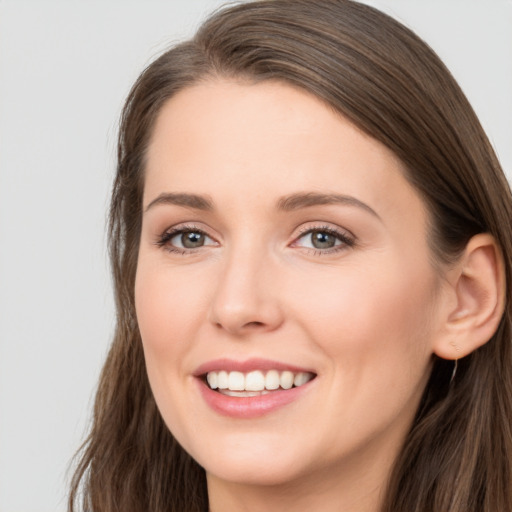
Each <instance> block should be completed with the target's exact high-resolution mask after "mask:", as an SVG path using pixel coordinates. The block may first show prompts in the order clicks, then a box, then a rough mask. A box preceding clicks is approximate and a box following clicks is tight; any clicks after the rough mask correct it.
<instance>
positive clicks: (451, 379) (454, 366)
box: [450, 359, 459, 384]
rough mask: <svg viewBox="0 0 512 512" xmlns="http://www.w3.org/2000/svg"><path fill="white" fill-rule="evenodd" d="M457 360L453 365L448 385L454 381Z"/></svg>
mask: <svg viewBox="0 0 512 512" xmlns="http://www.w3.org/2000/svg"><path fill="white" fill-rule="evenodd" d="M458 361H459V360H458V359H455V363H454V365H453V371H452V376H451V378H450V384H451V383H452V382H453V380H454V379H455V374H456V373H457V362H458Z"/></svg>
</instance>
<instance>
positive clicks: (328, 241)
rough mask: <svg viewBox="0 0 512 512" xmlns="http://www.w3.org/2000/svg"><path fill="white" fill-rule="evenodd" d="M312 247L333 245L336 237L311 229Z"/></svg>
mask: <svg viewBox="0 0 512 512" xmlns="http://www.w3.org/2000/svg"><path fill="white" fill-rule="evenodd" d="M311 238H312V242H313V247H315V248H316V249H330V248H331V247H334V245H335V243H336V239H335V238H334V236H333V235H330V234H329V233H326V232H325V231H313V232H312V233H311Z"/></svg>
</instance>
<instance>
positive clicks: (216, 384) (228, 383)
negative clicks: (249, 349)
mask: <svg viewBox="0 0 512 512" xmlns="http://www.w3.org/2000/svg"><path fill="white" fill-rule="evenodd" d="M313 377H314V375H313V374H312V373H307V372H298V373H293V372H291V371H288V370H286V371H283V372H279V371H277V370H269V371H268V372H267V373H266V374H264V373H263V372H262V371H260V370H254V371H252V372H249V373H246V374H244V373H242V372H226V371H224V370H221V371H219V372H208V374H207V375H206V380H207V382H208V385H209V386H210V388H211V389H218V390H219V391H221V392H223V394H226V395H230V396H257V395H260V394H265V393H266V392H267V391H274V390H276V389H279V388H281V389H291V388H292V387H293V386H295V387H299V386H303V385H304V384H306V383H307V382H309V381H310V380H311V379H312V378H313ZM231 391H233V392H234V393H230V392H231Z"/></svg>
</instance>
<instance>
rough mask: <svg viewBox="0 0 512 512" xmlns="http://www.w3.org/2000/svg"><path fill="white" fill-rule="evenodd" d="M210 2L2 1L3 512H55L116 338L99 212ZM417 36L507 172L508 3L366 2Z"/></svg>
mask: <svg viewBox="0 0 512 512" xmlns="http://www.w3.org/2000/svg"><path fill="white" fill-rule="evenodd" d="M222 3H224V2H223V1H220V0H193V1H190V0H167V1H165V2H164V1H157V0H145V1H143V0H137V1H135V0H125V1H121V0H118V1H115V0H110V1H108V0H107V1H105V0H104V1H99V0H96V1H91V0H89V1H85V0H81V1H78V0H60V1H57V0H53V1H52V0H39V1H38V0H32V1H28V0H0V512H54V511H57V512H59V511H64V510H65V497H66V485H67V484H66V481H67V476H66V469H67V466H68V463H69V461H70V458H71V456H72V454H73V452H74V451H75V450H76V448H77V447H78V446H79V444H80V442H81V440H82V439H83V436H84V433H85V431H86V427H87V424H88V421H89V412H90V406H91V403H92V397H93V390H94V387H95V385H96V380H97V377H98V374H99V370H100V366H101V362H102V360H103V358H104V356H105V353H106V350H107V346H108V343H109V338H110V336H111V333H112V330H113V307H112V299H111V288H110V277H109V273H108V262H107V259H106V244H105V229H104V227H105V211H106V208H107V204H108V194H109V188H110V183H111V178H112V173H113V167H114V153H115V138H116V126H117V119H118V116H119V113H120V109H121V105H122V102H123V99H124V97H125V96H126V94H127V92H128V90H129V87H130V86H131V84H132V82H133V81H134V80H135V78H136V76H137V75H138V73H139V72H140V71H141V70H142V68H143V67H144V66H145V65H146V64H147V63H148V62H149V61H150V60H151V59H152V58H153V57H154V56H155V55H157V54H158V53H159V52H160V51H161V50H162V49H164V48H165V47H167V46H168V45H169V44H170V43H171V42H173V41H176V40H178V39H180V38H182V37H184V36H186V35H188V34H190V33H191V32H192V30H193V28H194V27H196V26H197V24H198V23H199V21H200V20H201V19H202V18H203V16H204V14H205V13H207V12H209V11H211V10H212V9H213V8H215V7H216V6H218V5H221V4H222ZM368 3H372V4H374V5H377V6H380V7H381V8H382V9H383V10H386V11H388V12H390V13H391V14H393V15H395V16H396V17H397V18H399V19H400V20H401V21H403V22H405V23H406V24H407V25H408V26H410V27H411V28H413V29H414V30H416V31H417V32H418V33H419V34H420V35H421V36H422V37H423V38H425V39H426V40H427V41H428V42H429V43H430V44H431V46H433V47H434V49H435V50H437V51H438V53H439V54H440V56H441V57H442V58H443V59H444V60H445V62H446V63H447V64H448V66H449V67H450V68H451V70H452V71H453V73H454V75H455V77H456V78H457V79H458V80H459V82H460V83H461V85H462V87H463V89H464V90H465V92H466V94H467V95H468V97H469V99H470V101H471V102H472V103H473V106H474V107H475V109H476V111H477V113H478V115H479V116H480V118H481V121H482V123H483V125H484V127H485V129H486V130H487V132H488V134H489V136H490V138H491V141H492V143H493V144H494V146H495V148H496V150H497V152H498V155H499V156H500V158H501V161H502V164H503V166H504V168H505V169H506V170H507V171H508V175H509V176H511V175H512V143H511V139H510V137H511V136H510V134H511V133H512V92H511V91H512V1H511V0H429V1H427V0H382V1H368Z"/></svg>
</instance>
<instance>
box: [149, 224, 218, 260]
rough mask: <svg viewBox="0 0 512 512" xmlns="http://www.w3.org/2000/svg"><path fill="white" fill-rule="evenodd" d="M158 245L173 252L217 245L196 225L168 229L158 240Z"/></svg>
mask: <svg viewBox="0 0 512 512" xmlns="http://www.w3.org/2000/svg"><path fill="white" fill-rule="evenodd" d="M157 245H159V246H160V247H165V248H166V249H168V250H169V251H171V252H174V251H176V252H182V253H184V252H187V251H191V250H194V249H200V248H201V247H204V246H208V245H217V242H215V240H213V239H212V238H210V237H209V236H208V235H207V234H206V233H205V232H204V231H203V230H201V229H198V228H195V227H187V226H183V227H179V228H173V229H170V230H167V231H166V232H165V233H163V234H162V235H161V236H160V237H159V239H158V240H157Z"/></svg>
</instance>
